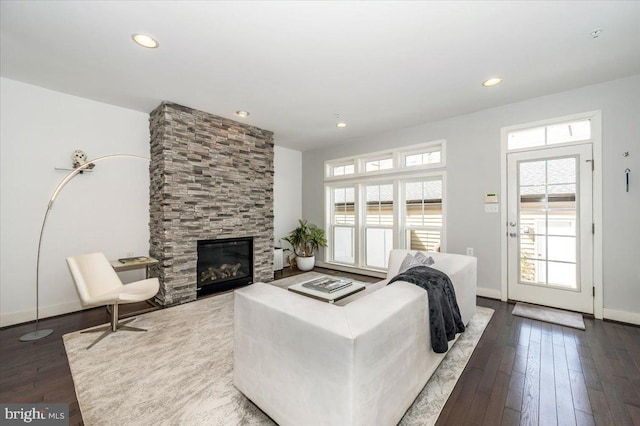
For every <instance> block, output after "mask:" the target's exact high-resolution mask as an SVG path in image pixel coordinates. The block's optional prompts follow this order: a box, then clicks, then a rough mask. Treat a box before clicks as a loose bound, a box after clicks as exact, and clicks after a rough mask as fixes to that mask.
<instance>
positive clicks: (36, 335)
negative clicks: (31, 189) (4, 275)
mask: <svg viewBox="0 0 640 426" xmlns="http://www.w3.org/2000/svg"><path fill="white" fill-rule="evenodd" d="M109 158H137V159H139V160H145V161H149V158H147V157H142V156H140V155H133V154H111V155H105V156H102V157H98V158H95V159H93V160H89V161H87V162H86V163H84V164H81V165H80V166H78V167H76V168H75V169H73V170H72V171H71V172H69V174H68V175H67V176H65V177H64V179H62V181H61V182H60V183H59V184H58V186H57V187H56V189H54V191H53V194H51V198H49V203H48V204H47V210H46V211H45V213H44V219H42V227H41V228H40V238H39V239H38V255H37V257H36V330H35V331H32V332H31V333H27V334H24V335H22V336H20V341H21V342H30V341H33V340H38V339H42V338H43V337H47V336H48V335H50V334H51V333H53V330H51V329H44V330H40V329H39V321H40V251H41V248H42V236H43V235H44V228H45V226H46V224H47V218H48V217H49V212H50V211H51V208H52V207H53V203H54V201H55V200H56V198H57V197H58V195H59V194H60V191H62V188H64V187H65V186H66V185H67V184H68V183H69V182H70V181H71V180H72V179H73V178H74V177H76V176H77V175H78V174H80V173H82V172H83V171H84V170H86V169H88V168H91V167H93V165H94V164H95V163H99V162H100V161H103V160H107V159H109Z"/></svg>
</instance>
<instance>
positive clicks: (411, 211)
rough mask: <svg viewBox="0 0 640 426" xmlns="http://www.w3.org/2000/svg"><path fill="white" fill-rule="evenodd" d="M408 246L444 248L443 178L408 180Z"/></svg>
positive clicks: (405, 223) (413, 248) (406, 204)
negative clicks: (442, 237)
mask: <svg viewBox="0 0 640 426" xmlns="http://www.w3.org/2000/svg"><path fill="white" fill-rule="evenodd" d="M404 207H405V208H404V226H405V235H406V237H405V247H406V248H408V249H411V250H421V251H440V237H441V233H442V178H441V177H439V176H438V177H434V178H430V179H421V180H418V181H409V182H404Z"/></svg>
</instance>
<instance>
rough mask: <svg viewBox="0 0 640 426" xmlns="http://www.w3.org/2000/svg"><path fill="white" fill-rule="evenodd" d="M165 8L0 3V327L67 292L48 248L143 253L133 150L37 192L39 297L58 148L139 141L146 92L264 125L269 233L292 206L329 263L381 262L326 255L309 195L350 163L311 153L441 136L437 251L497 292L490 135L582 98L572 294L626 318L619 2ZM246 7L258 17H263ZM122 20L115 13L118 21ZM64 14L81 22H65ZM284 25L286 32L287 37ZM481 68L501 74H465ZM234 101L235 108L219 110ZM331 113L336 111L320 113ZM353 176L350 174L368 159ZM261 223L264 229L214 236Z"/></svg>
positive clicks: (144, 173) (501, 250)
mask: <svg viewBox="0 0 640 426" xmlns="http://www.w3.org/2000/svg"><path fill="white" fill-rule="evenodd" d="M154 7H159V6H158V5H155V6H154ZM173 7H175V8H176V10H172V9H171V7H169V6H167V7H166V8H159V9H158V10H157V11H156V13H157V14H156V17H155V18H150V17H149V16H145V13H144V12H145V11H144V8H145V6H143V5H141V4H136V3H133V2H120V3H118V4H90V3H88V2H84V3H76V2H51V3H46V4H45V3H40V2H20V3H18V2H3V3H2V64H1V67H2V77H1V80H0V87H1V92H0V96H1V108H0V114H1V116H0V118H1V123H2V125H1V127H2V130H1V131H2V134H1V138H0V142H1V160H0V161H1V162H2V163H1V164H2V168H1V169H2V176H1V182H0V184H1V188H2V203H1V209H2V210H1V214H0V217H1V221H2V222H1V223H2V228H1V232H0V233H1V234H2V247H1V253H2V260H1V263H2V267H1V272H0V273H1V283H0V293H1V296H2V297H1V301H0V326H2V327H3V328H4V327H8V328H7V329H8V330H10V329H11V327H12V326H14V325H17V324H24V323H28V322H30V321H33V320H34V319H35V315H36V303H37V305H38V309H39V315H40V318H48V317H56V316H58V315H64V314H68V313H74V312H78V311H81V310H82V309H83V307H82V305H81V303H80V299H79V298H78V295H77V293H76V289H75V286H74V283H73V280H72V277H71V275H70V274H69V271H68V269H67V266H66V264H65V262H64V259H65V258H66V257H68V256H71V255H76V254H81V253H87V252H94V251H100V252H104V253H105V254H106V255H107V256H108V257H109V258H110V259H117V258H122V257H130V256H137V255H145V256H146V255H150V254H151V251H150V250H151V248H150V241H152V240H153V237H152V235H151V234H152V233H153V230H152V229H150V222H152V220H151V219H150V210H151V209H150V189H149V188H150V183H151V181H152V177H151V176H150V173H149V167H148V166H149V164H148V163H146V162H143V161H138V160H131V159H114V160H109V161H105V162H100V163H97V164H96V166H95V168H93V169H91V170H88V171H86V172H85V173H83V174H81V175H78V176H76V177H75V178H74V180H73V181H72V182H70V183H69V185H67V186H66V187H65V189H64V192H61V194H60V197H59V198H58V200H57V201H56V204H55V206H54V207H53V209H52V210H51V214H50V216H49V218H48V224H47V227H46V229H45V230H44V235H43V246H42V254H41V260H40V265H39V273H40V285H39V288H38V294H37V295H36V285H35V283H36V250H37V247H38V239H39V236H40V231H41V226H42V218H43V214H44V213H45V210H46V208H47V203H48V200H49V199H50V196H51V194H52V191H53V190H54V189H55V187H56V185H57V184H58V183H59V182H60V180H62V179H63V178H64V177H65V175H66V174H67V173H68V172H69V170H66V171H65V170H64V169H71V168H72V164H71V159H70V156H71V154H72V153H73V152H74V151H75V150H82V151H84V152H85V153H86V154H87V156H88V158H89V159H92V158H96V157H100V156H103V155H110V154H121V153H126V154H133V155H138V156H142V157H150V140H151V136H150V119H151V118H150V114H151V113H152V110H154V109H155V108H156V107H158V106H160V105H161V104H162V102H165V101H166V102H172V103H176V104H178V105H181V106H184V107H186V108H189V109H193V110H194V111H198V112H204V113H206V114H211V115H212V116H216V117H220V118H221V119H222V120H229V121H233V122H235V123H240V124H238V125H239V126H244V127H243V128H245V127H246V128H248V127H255V128H259V129H263V130H265V131H268V132H273V139H272V141H271V142H270V143H271V144H272V146H273V148H272V159H271V160H270V161H271V165H272V171H271V172H268V173H267V175H271V176H272V178H271V179H272V185H271V188H272V193H271V196H272V213H271V214H272V215H273V223H272V225H269V226H272V230H271V229H269V230H268V233H269V234H270V235H272V239H269V245H270V246H269V248H268V249H269V251H270V250H271V248H272V246H285V244H286V243H284V242H283V241H282V239H283V238H284V237H285V236H286V235H287V234H288V233H289V231H290V230H291V229H293V228H294V227H295V226H296V224H297V222H298V219H300V218H304V219H307V220H309V222H311V223H314V224H317V225H319V226H320V227H322V228H324V229H325V231H326V233H327V235H328V236H329V237H330V241H329V246H328V247H327V248H326V249H325V250H321V251H320V252H319V253H318V256H317V259H316V262H317V265H318V266H319V267H324V268H328V269H332V270H337V271H345V272H348V273H362V274H368V275H370V276H376V277H381V276H383V275H384V274H385V270H384V268H375V267H370V265H369V266H368V265H367V264H366V262H365V263H363V262H359V261H356V260H354V262H352V264H349V262H340V261H338V262H336V261H335V256H334V254H335V252H336V247H335V246H332V245H331V244H332V241H331V232H330V231H331V229H333V228H332V226H333V225H335V224H333V223H331V221H330V220H329V216H330V215H329V214H327V211H328V208H329V207H330V206H329V202H328V201H327V194H328V193H329V192H330V191H331V190H332V189H333V188H335V187H337V186H342V187H344V185H347V184H351V183H352V182H350V181H349V180H348V179H344V180H341V178H336V176H331V175H328V174H327V165H331V164H334V163H336V162H338V163H339V162H341V161H344V160H349V159H355V161H360V160H361V159H363V158H364V159H368V158H374V157H375V158H378V157H379V156H380V155H382V156H386V155H391V156H393V155H396V153H398V155H400V153H402V152H404V151H406V150H411V149H413V148H414V147H422V146H432V145H433V144H441V146H442V147H444V149H443V150H442V158H444V159H445V160H446V161H444V162H443V164H442V165H440V166H438V167H434V168H425V169H424V170H422V171H421V173H422V172H424V173H423V174H424V176H427V175H428V177H429V178H431V176H432V175H431V174H430V173H435V174H437V175H438V176H444V178H443V179H442V181H443V182H444V185H445V186H444V187H443V188H444V190H443V195H442V197H441V203H442V205H443V206H444V207H443V210H444V213H443V217H444V220H443V224H442V228H441V233H440V235H441V241H440V250H441V251H442V252H446V253H452V254H461V255H465V254H469V253H472V254H473V256H474V257H476V258H477V265H478V267H477V294H478V296H482V297H485V298H488V299H494V300H497V301H502V302H499V303H504V304H505V305H506V303H505V301H506V300H507V299H512V297H509V294H510V292H509V291H510V289H509V287H508V283H507V282H508V277H507V275H508V271H507V265H506V257H507V253H506V250H507V249H506V246H507V242H508V240H507V236H506V234H507V231H509V229H508V228H507V222H508V221H510V220H511V218H509V217H507V213H508V212H507V211H506V210H507V208H506V206H507V199H508V193H507V187H508V185H507V175H506V173H507V169H508V164H507V153H508V152H507V151H508V149H507V141H506V137H507V135H508V134H509V132H516V131H518V129H520V128H533V127H536V126H538V127H539V126H543V127H544V126H549V125H553V124H554V123H558V122H575V121H579V120H582V119H585V117H588V119H589V120H591V122H592V123H596V124H595V125H594V127H593V129H592V132H593V134H594V135H596V136H593V138H592V139H593V140H594V142H593V155H594V157H593V159H594V160H595V161H594V162H593V164H594V173H595V174H594V176H593V194H592V195H593V200H592V201H593V218H592V222H593V224H594V229H595V231H594V234H593V235H594V237H593V247H592V250H593V261H592V262H585V263H589V265H590V270H591V273H592V274H593V288H594V295H595V296H594V299H593V302H592V310H591V312H588V313H590V314H592V315H593V317H595V318H596V319H597V321H600V323H602V321H601V320H602V319H605V320H609V321H619V322H622V323H626V324H635V325H640V303H639V301H640V285H638V284H640V262H638V259H640V245H639V244H638V241H640V238H639V237H640V221H638V211H640V197H638V195H637V192H636V191H637V185H636V182H635V181H634V172H636V171H637V170H639V169H640V162H639V158H640V156H639V155H638V152H639V150H638V148H640V142H639V135H640V121H639V120H637V117H638V111H640V63H639V62H638V57H637V54H636V51H637V46H638V45H640V35H639V34H638V29H637V25H635V22H636V21H637V19H638V17H639V15H638V14H639V12H640V11H639V10H638V6H637V3H634V2H574V3H573V4H571V5H569V4H554V3H548V4H546V3H544V4H543V3H540V2H532V3H531V4H528V5H526V4H523V3H519V2H505V3H502V4H500V5H498V4H496V3H492V2H479V4H478V5H475V6H474V5H472V4H469V3H465V2H456V3H451V4H443V3H438V2H435V3H434V2H421V3H404V2H403V3H400V4H392V3H378V4H375V3H368V2H345V3H342V4H340V3H336V4H325V5H322V4H319V3H310V4H308V3H305V2H296V4H295V5H292V4H291V3H279V2H265V3H264V4H262V5H258V4H255V3H251V2H239V3H238V4H236V5H235V6H234V5H232V4H227V3H223V4H213V3H212V4H208V5H202V4H201V5H200V6H198V5H197V4H195V3H193V4H190V5H189V6H184V5H182V6H178V5H177V4H173ZM199 7H202V8H203V9H199ZM325 8H326V9H325ZM338 12H339V13H338ZM172 14H175V15H172ZM332 15H334V16H338V18H335V19H331V18H330V16H332ZM527 15H530V16H531V18H530V19H526V17H527ZM172 16H174V17H175V19H176V21H175V22H180V23H181V24H182V25H177V26H176V27H180V28H179V31H178V30H175V29H174V30H172V29H171V28H173V27H172V25H173V23H174V22H173V21H172ZM206 16H209V18H208V19H210V20H213V21H215V25H214V26H216V29H215V30H211V31H213V32H212V33H204V34H207V35H206V38H205V41H204V46H203V47H197V48H196V47H194V46H193V45H192V44H191V43H192V42H194V41H197V40H199V39H200V38H201V37H202V36H203V33H202V31H205V30H204V29H203V28H205V27H206V25H205V24H206V23H207V22H208V19H205V17H206ZM239 16H242V17H243V18H242V19H240V18H238V17H239ZM264 16H268V17H269V19H271V21H270V22H271V24H269V23H261V22H262V21H263V19H264ZM201 18H202V19H201ZM543 18H544V24H541V22H542V21H543ZM101 20H103V21H104V22H103V23H102V24H104V26H102V24H101V23H100V22H99V21H101ZM136 20H142V21H136ZM201 20H202V21H204V22H201ZM359 20H361V22H359ZM438 21H442V22H438ZM189 22H192V25H193V27H194V31H193V33H189V32H188V31H187V27H188V26H189V25H188V24H187V23H189ZM356 22H359V24H358V25H361V27H358V29H359V31H361V32H358V31H355V29H354V28H355V25H356ZM196 23H199V24H202V27H199V26H198V25H196ZM565 24H566V25H565ZM447 25H448V26H450V28H449V29H447ZM238 28H242V29H246V31H249V30H248V29H249V28H256V31H255V32H254V33H251V34H249V35H240V36H238V38H237V39H236V41H235V42H234V41H233V40H234V37H233V36H230V35H229V34H232V33H233V31H234V30H237V29H238ZM274 28H282V29H283V30H282V31H275V30H274ZM465 28H466V29H465ZM120 29H126V31H127V32H126V33H124V34H119V35H118V37H122V40H120V39H118V40H116V39H114V33H115V31H116V30H120ZM470 29H473V31H471V30H470ZM82 31H86V34H85V37H86V40H85V42H81V41H77V40H82V37H83V35H82ZM138 31H148V32H149V33H150V34H153V35H154V36H156V37H157V38H158V40H159V46H158V47H157V48H156V49H144V48H141V47H140V46H137V45H135V44H134V43H133V41H132V40H131V34H133V33H135V32H138ZM478 31H480V33H478ZM103 32H104V34H102V33H103ZM357 34H362V36H357ZM294 35H295V37H298V38H300V40H297V41H296V42H298V43H300V44H293V43H294V41H292V39H295V37H294ZM261 38H264V40H262V43H261ZM427 40H437V41H438V42H437V43H435V42H434V43H431V42H428V41H427ZM514 40H516V41H514ZM510 41H511V43H510ZM74 43H76V44H74ZM91 43H96V45H95V46H94V45H92V44H91ZM110 43H114V45H112V44H110ZM289 43H292V44H289ZM304 45H306V46H308V48H307V49H306V50H300V49H301V46H304ZM432 45H433V46H432ZM72 46H75V48H74V47H72ZM114 46H115V47H114ZM163 50H164V52H168V53H163ZM501 51H503V52H504V53H500V52H501ZM239 52H240V53H239ZM247 52H250V53H251V54H252V55H253V56H251V55H246V53H247ZM291 52H295V54H291ZM485 56H486V57H487V58H489V59H485ZM212 58H225V59H220V60H217V61H216V60H214V59H212ZM416 58H421V59H416ZM412 61H414V62H412ZM436 62H437V64H436ZM363 64H367V65H366V66H364V65H363ZM207 67H208V68H207ZM278 75H280V77H278V78H277V79H276V80H273V78H275V77H274V76H278ZM493 76H500V77H502V78H504V81H503V82H501V83H500V84H498V85H497V86H494V87H484V86H483V85H482V82H483V81H484V80H485V79H487V78H489V77H493ZM229 87H237V89H236V90H233V91H231V90H228V88H229ZM185 88H188V89H189V90H187V89H185ZM241 110H246V111H248V112H249V113H250V115H248V116H247V117H241V116H240V115H237V114H236V111H241ZM342 121H344V122H345V123H346V124H347V127H342V128H341V127H337V126H336V124H338V123H339V122H342ZM225 123H226V122H225ZM625 154H626V155H625ZM214 155H215V154H214ZM380 158H381V157H380ZM336 164H337V163H336ZM60 169H62V170H60ZM626 170H629V173H625V172H626ZM371 176H373V177H374V178H375V177H376V175H375V174H374V175H371ZM380 176H381V175H378V177H380ZM412 176H413V175H412ZM416 176H417V175H416ZM434 176H435V175H434ZM383 177H384V176H383ZM358 178H362V182H365V181H366V182H368V181H367V180H366V179H369V177H368V176H367V175H366V173H365V174H362V175H361V176H358ZM394 179H395V178H394ZM626 179H629V180H628V181H627V180H626ZM374 180H375V179H374ZM371 181H372V182H373V180H371ZM387 181H389V182H390V181H391V180H389V179H388V180H387ZM636 181H637V180H636ZM216 184H217V185H218V187H221V186H222V185H221V184H220V182H217V183H216ZM359 190H360V189H359ZM267 192H269V190H267ZM489 194H496V196H497V200H498V202H497V203H496V204H497V205H498V206H499V210H498V211H497V213H494V212H491V211H489V210H487V208H488V206H489V205H490V204H493V202H487V201H486V196H487V195H489ZM224 196H225V197H226V198H227V199H228V200H229V202H230V203H233V201H234V200H235V199H236V198H237V197H236V195H235V194H234V192H233V189H232V188H227V189H226V190H225V194H224ZM184 208H185V211H186V210H187V208H188V205H185V207H184ZM267 216H268V214H267ZM226 226H237V227H241V226H240V225H225V227H226ZM260 226H262V225H260ZM225 229H226V228H225ZM363 229H364V227H363ZM254 231H255V232H254ZM258 231H262V232H264V231H265V229H263V228H259V229H254V230H247V232H245V229H242V231H238V232H236V233H234V232H232V231H226V232H227V234H228V235H227V234H225V235H224V236H240V234H242V235H245V234H247V233H251V234H253V233H256V232H258ZM393 231H394V232H395V234H398V233H399V231H401V230H398V229H395V228H394V229H393ZM362 232H365V231H362ZM232 234H233V235H232ZM203 237H206V238H210V237H211V235H209V236H206V235H205V236H203ZM271 245H272V246H271ZM394 248H399V247H398V246H395V247H394ZM354 249H355V250H357V251H358V252H357V254H356V258H358V259H364V258H365V257H366V256H365V255H364V251H366V248H365V247H361V246H358V247H354ZM469 249H471V251H469ZM120 275H121V277H122V279H123V281H133V280H137V279H141V278H142V277H143V273H142V272H141V271H131V272H125V273H121V274H120ZM36 298H38V301H37V302H36ZM496 303H498V302H496ZM54 321H55V319H54ZM594 321H595V320H594ZM604 323H606V321H605V322H604ZM636 336H637V335H636ZM57 339H60V336H59V335H58V336H57ZM636 339H637V337H636ZM43 341H44V340H43ZM636 342H637V341H636ZM25 345H27V344H25ZM34 347H35V346H34ZM636 347H637V343H636ZM635 385H636V386H637V383H635ZM633 392H636V393H637V389H635V390H632V391H631V393H633ZM3 402H4V401H3ZM34 402H35V401H34ZM631 405H632V406H633V404H631Z"/></svg>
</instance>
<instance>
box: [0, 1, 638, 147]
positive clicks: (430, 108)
mask: <svg viewBox="0 0 640 426" xmlns="http://www.w3.org/2000/svg"><path fill="white" fill-rule="evenodd" d="M0 7H1V10H0V17H1V27H0V28H1V46H0V48H1V50H0V53H1V56H0V71H1V75H2V76H3V77H6V78H10V79H14V80H19V81H23V82H26V83H30V84H34V85H38V86H42V87H46V88H49V89H53V90H57V91H60V92H65V93H70V94H73V95H77V96H81V97H84V98H89V99H94V100H97V101H101V102H106V103H109V104H114V105H118V106H121V107H125V108H129V109H133V110H138V111H144V112H150V111H151V110H152V109H153V108H155V107H156V106H157V105H158V104H159V103H160V102H161V101H162V100H169V101H173V102H177V103H180V104H183V105H186V106H189V107H192V108H197V109H200V110H204V111H207V112H210V113H213V114H216V115H220V116H223V117H227V118H231V119H235V120H238V121H244V122H246V123H248V124H252V125H255V126H258V127H262V128H265V129H268V130H272V131H274V132H275V142H276V144H277V145H280V146H285V147H290V148H294V149H298V150H302V151H304V150H309V149H313V148H315V147H319V146H324V145H327V144H337V143H345V142H348V140H349V139H353V138H358V137H365V136H367V135H373V134H377V133H380V132H384V131H387V130H391V129H395V128H401V127H407V126H411V125H415V124H419V123H425V122H429V121H434V120H439V119H442V118H445V117H451V116H455V115H460V114H464V113H468V112H472V111H477V110H481V109H485V108H489V107H492V106H497V105H503V104H507V103H511V102H515V101H519V100H522V99H527V98H531V97H536V96H541V95H545V94H549V93H554V92H558V91H562V90H567V89H571V88H575V87H580V86H584V85H588V84H593V83H597V82H601V81H606V80H611V79H615V78H620V77H624V76H628V75H633V74H637V73H640V24H639V22H640V2H638V1H602V2H601V1H567V2H560V1H540V2H538V1H526V2H515V1H510V2H507V1H491V2H489V1H472V2H466V1H465V2H462V1H461V2H444V1H442V2H431V1H428V2H427V1H425V2H400V1H394V2H363V1H358V2H355V1H353V2H348V1H342V2H338V1H335V2H310V1H297V2H293V1H283V2H270V1H262V2H257V1H255V2H239V1H235V2H234V1H225V2H213V1H211V2H207V1H198V2H196V1H193V2H187V1H102V2H93V1H37V2H36V1H4V0H3V1H2V3H1V6H0ZM596 28H602V29H603V32H602V34H601V36H600V37H599V38H597V39H593V38H592V37H591V36H590V33H591V31H592V30H594V29H596ZM136 32H144V33H148V34H150V35H153V36H154V37H156V38H157V39H158V40H159V42H160V47H159V48H157V49H144V48H141V47H139V46H137V45H136V44H134V43H133V41H132V40H131V34H133V33H136ZM496 75H498V76H501V77H503V78H504V82H503V83H502V84H500V85H498V86H496V87H493V88H484V87H482V85H481V83H482V81H483V80H485V79H486V78H489V77H492V76H496ZM239 109H243V110H247V111H250V112H251V115H250V116H249V117H248V118H246V119H240V118H238V117H236V116H235V115H234V112H235V111H236V110H239ZM336 113H339V114H340V117H341V118H342V119H343V120H344V121H346V122H347V123H348V125H349V127H347V128H346V129H338V128H336V126H335V124H336V117H335V114H336Z"/></svg>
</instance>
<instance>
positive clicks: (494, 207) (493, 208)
mask: <svg viewBox="0 0 640 426" xmlns="http://www.w3.org/2000/svg"><path fill="white" fill-rule="evenodd" d="M499 211H500V208H499V204H485V205H484V212H485V213H498V212H499Z"/></svg>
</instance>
